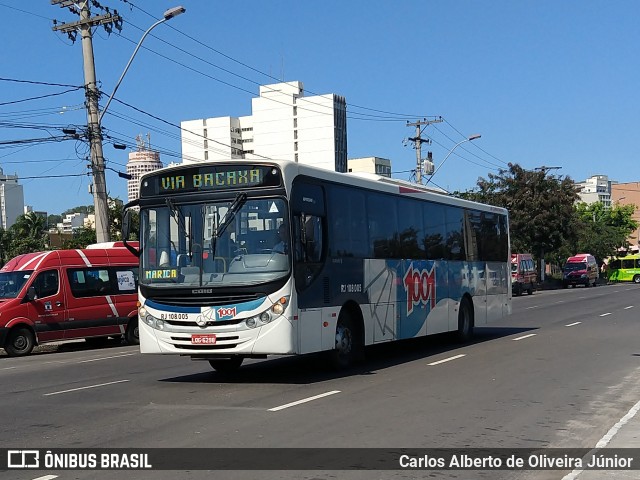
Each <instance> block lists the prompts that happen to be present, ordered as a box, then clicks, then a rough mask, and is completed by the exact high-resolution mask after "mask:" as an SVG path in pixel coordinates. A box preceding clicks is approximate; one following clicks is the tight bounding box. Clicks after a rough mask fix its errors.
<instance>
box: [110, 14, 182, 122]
mask: <svg viewBox="0 0 640 480" xmlns="http://www.w3.org/2000/svg"><path fill="white" fill-rule="evenodd" d="M185 11H186V9H185V8H184V7H173V8H170V9H169V10H167V11H166V12H164V15H163V18H162V19H160V20H158V21H157V22H156V23H154V24H153V25H151V26H150V27H149V28H147V31H146V32H144V34H143V35H142V38H141V39H140V41H139V42H138V45H136V49H135V50H134V51H133V53H132V54H131V58H129V61H128V62H127V66H126V67H124V71H123V72H122V75H120V78H119V79H118V83H116V86H115V88H114V89H113V92H111V95H110V96H109V100H107V103H106V104H105V106H104V108H103V109H102V112H100V118H99V119H98V121H99V122H102V117H104V113H105V112H106V111H107V108H109V104H110V103H111V100H113V96H114V95H115V94H116V92H117V91H118V87H120V84H121V83H122V79H123V78H124V76H125V75H126V73H127V70H129V67H130V66H131V62H133V58H134V57H135V56H136V53H138V50H140V46H141V45H142V42H144V39H145V38H147V35H149V32H151V30H153V29H154V28H156V27H157V26H158V25H160V24H161V23H164V22H166V21H167V20H171V19H172V18H173V17H177V16H178V15H181V14H183V13H184V12H185Z"/></svg>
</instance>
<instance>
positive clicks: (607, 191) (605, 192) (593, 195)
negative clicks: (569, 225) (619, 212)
mask: <svg viewBox="0 0 640 480" xmlns="http://www.w3.org/2000/svg"><path fill="white" fill-rule="evenodd" d="M616 183H618V182H616V181H613V180H609V177H608V176H607V175H593V176H591V177H589V178H587V179H586V180H585V181H584V182H578V183H576V187H578V188H579V189H580V191H579V192H578V196H579V197H580V201H581V202H585V203H595V202H602V204H603V205H604V207H605V208H611V185H612V184H616Z"/></svg>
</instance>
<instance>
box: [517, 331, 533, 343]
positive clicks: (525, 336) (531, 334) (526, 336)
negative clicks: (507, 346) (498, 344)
mask: <svg viewBox="0 0 640 480" xmlns="http://www.w3.org/2000/svg"><path fill="white" fill-rule="evenodd" d="M535 336H536V334H535V333H530V334H529V335H524V336H523V337H518V338H514V339H513V341H514V342H515V341H516V340H524V339H525V338H529V337H535Z"/></svg>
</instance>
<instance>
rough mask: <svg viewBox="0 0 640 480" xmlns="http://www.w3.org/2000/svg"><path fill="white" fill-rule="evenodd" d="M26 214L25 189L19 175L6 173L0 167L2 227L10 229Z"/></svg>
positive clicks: (0, 224)
mask: <svg viewBox="0 0 640 480" xmlns="http://www.w3.org/2000/svg"><path fill="white" fill-rule="evenodd" d="M23 214H24V191H23V188H22V185H20V184H19V183H18V176H17V175H5V174H4V172H3V170H2V168H0V227H2V228H3V229H5V230H6V229H8V228H9V227H10V226H11V225H13V224H14V223H15V222H16V219H17V218H18V217H19V216H20V215H23Z"/></svg>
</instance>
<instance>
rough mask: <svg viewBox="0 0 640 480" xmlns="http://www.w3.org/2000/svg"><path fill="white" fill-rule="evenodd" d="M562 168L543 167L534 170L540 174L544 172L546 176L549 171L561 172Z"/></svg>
mask: <svg viewBox="0 0 640 480" xmlns="http://www.w3.org/2000/svg"><path fill="white" fill-rule="evenodd" d="M561 168H562V167H546V166H544V165H542V166H541V167H536V168H534V170H536V171H538V172H542V173H543V174H544V175H546V174H547V171H548V170H560V169H561Z"/></svg>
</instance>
